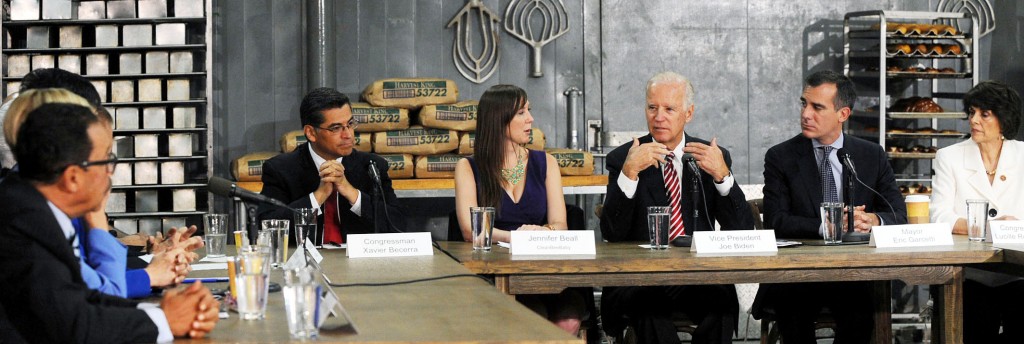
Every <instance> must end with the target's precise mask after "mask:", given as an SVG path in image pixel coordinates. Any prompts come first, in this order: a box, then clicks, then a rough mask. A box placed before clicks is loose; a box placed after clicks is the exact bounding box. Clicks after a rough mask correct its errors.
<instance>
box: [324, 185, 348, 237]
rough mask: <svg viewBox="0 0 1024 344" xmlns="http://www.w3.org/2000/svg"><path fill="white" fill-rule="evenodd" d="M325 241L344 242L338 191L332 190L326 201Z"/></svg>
mask: <svg viewBox="0 0 1024 344" xmlns="http://www.w3.org/2000/svg"><path fill="white" fill-rule="evenodd" d="M324 243H325V244H326V243H335V244H344V243H345V236H344V235H342V234H341V218H340V216H339V215H338V192H337V191H334V192H331V195H330V196H327V202H324Z"/></svg>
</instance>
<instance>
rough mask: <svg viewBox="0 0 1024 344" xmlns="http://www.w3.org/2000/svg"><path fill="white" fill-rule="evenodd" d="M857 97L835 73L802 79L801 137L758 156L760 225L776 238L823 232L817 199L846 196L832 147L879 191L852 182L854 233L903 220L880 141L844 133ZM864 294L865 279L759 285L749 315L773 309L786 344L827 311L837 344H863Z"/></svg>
mask: <svg viewBox="0 0 1024 344" xmlns="http://www.w3.org/2000/svg"><path fill="white" fill-rule="evenodd" d="M856 99H857V93H856V90H855V89H854V85H853V82H851V81H850V79H849V78H847V77H846V76H843V75H842V74H839V73H835V72H832V71H821V72H817V73H814V74H812V75H811V76H810V77H808V78H807V80H806V81H805V83H804V90H803V95H802V96H801V98H800V102H801V106H802V110H801V114H800V127H801V134H800V135H797V136H795V137H793V138H791V139H789V140H787V141H785V142H783V143H780V144H778V145H776V146H774V147H772V148H771V149H769V150H768V153H767V154H766V155H765V158H764V162H765V163H764V182H765V185H764V208H765V211H764V223H765V226H766V227H768V228H774V229H775V232H776V234H777V235H778V237H780V238H794V239H808V238H812V239H817V238H821V237H822V235H821V234H820V233H821V232H820V230H821V228H822V227H821V225H822V221H821V218H820V215H819V206H820V204H821V203H822V202H823V201H842V200H844V199H846V198H845V197H844V192H845V190H843V187H842V186H843V185H844V184H843V183H842V182H843V180H844V179H845V178H843V176H844V175H845V176H847V178H848V177H849V175H850V173H849V172H850V171H845V169H844V167H843V164H842V163H841V161H840V157H839V156H838V155H837V153H838V152H839V151H838V150H839V148H843V150H844V151H845V152H846V153H848V154H849V156H850V160H851V161H852V162H853V165H854V167H855V168H856V169H857V170H856V172H857V175H858V177H859V179H860V180H861V181H863V182H864V183H865V184H867V185H868V186H870V187H871V188H872V189H875V190H877V191H878V193H880V194H881V195H882V196H881V197H879V196H877V195H875V194H874V193H873V192H871V191H869V190H868V189H866V188H864V187H863V186H862V185H860V184H859V183H858V184H857V185H856V188H855V189H854V191H853V194H854V196H855V199H854V203H855V205H856V211H855V212H854V214H853V216H854V218H855V224H854V227H855V228H854V230H855V231H856V232H860V233H869V232H870V231H871V227H872V226H878V225H882V224H885V225H895V224H905V223H906V222H907V216H906V206H905V205H904V203H903V197H902V196H901V194H900V192H899V190H898V189H897V187H896V180H895V178H894V176H893V173H892V167H890V166H889V161H888V159H887V157H886V154H885V152H884V151H883V150H882V148H881V146H879V145H878V144H875V143H872V142H868V141H866V140H863V139H860V138H857V137H853V136H846V135H844V134H843V122H845V121H846V120H847V119H848V118H849V117H850V113H851V111H852V107H853V103H854V101H855V100H856ZM830 189H831V190H830ZM886 203H888V204H891V205H892V208H890V206H889V205H887V204H886ZM847 215H849V214H847ZM871 295H872V288H871V282H837V283H790V284H762V285H761V287H760V290H759V291H758V295H757V298H756V301H755V303H754V312H755V316H757V317H759V318H760V316H761V315H762V314H764V313H774V314H775V317H776V319H777V324H778V326H779V329H780V332H781V334H782V336H783V337H785V338H786V339H785V340H786V343H814V342H815V341H814V321H815V319H816V318H817V317H818V315H819V314H820V313H821V310H822V308H828V309H829V310H830V311H831V314H832V316H833V318H834V319H835V321H836V327H837V328H836V343H868V342H870V340H871V334H872V329H873V318H872V305H873V303H872V302H873V301H872V296H871Z"/></svg>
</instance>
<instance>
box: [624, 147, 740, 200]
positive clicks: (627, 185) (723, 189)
mask: <svg viewBox="0 0 1024 344" xmlns="http://www.w3.org/2000/svg"><path fill="white" fill-rule="evenodd" d="M683 146H686V136H685V135H683V140H682V141H679V145H677V146H676V148H675V149H673V150H672V153H673V154H675V157H673V158H672V166H673V167H674V170H675V171H676V177H677V178H678V179H679V181H680V182H682V180H683V169H684V168H686V164H685V163H683V161H682V157H683ZM666 158H667V157H666ZM662 168H664V167H662ZM663 178H664V177H663ZM663 182H664V181H663ZM616 183H618V184H619V190H622V193H623V194H625V195H626V198H629V199H633V196H634V195H636V186H637V185H638V184H640V178H637V180H631V179H629V177H626V174H625V173H619V178H618V179H617V180H616ZM733 183H735V181H734V180H733V178H732V173H729V175H728V176H725V179H724V180H722V183H715V189H716V190H718V194H719V195H721V196H725V195H728V194H729V190H730V189H732V185H733Z"/></svg>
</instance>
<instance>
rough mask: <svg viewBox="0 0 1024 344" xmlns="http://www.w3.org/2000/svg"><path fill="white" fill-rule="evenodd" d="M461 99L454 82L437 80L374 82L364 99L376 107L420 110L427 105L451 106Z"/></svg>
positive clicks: (402, 79)
mask: <svg viewBox="0 0 1024 344" xmlns="http://www.w3.org/2000/svg"><path fill="white" fill-rule="evenodd" d="M458 97H459V87H458V86H457V85H456V84H455V82H454V81H452V80H448V79H437V78H401V79H384V80H377V81H374V82H373V83H372V84H370V85H369V86H367V87H366V90H364V91H363V98H365V99H366V101H367V102H369V103H370V104H373V105H374V106H388V107H400V108H405V109H419V108H420V107H421V106H423V105H427V104H451V103H454V102H455V101H456V99H458Z"/></svg>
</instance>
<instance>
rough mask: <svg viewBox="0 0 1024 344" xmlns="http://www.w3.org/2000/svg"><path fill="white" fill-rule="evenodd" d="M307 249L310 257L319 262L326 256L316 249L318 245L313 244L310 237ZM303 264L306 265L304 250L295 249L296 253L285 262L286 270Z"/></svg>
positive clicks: (307, 241)
mask: <svg viewBox="0 0 1024 344" xmlns="http://www.w3.org/2000/svg"><path fill="white" fill-rule="evenodd" d="M306 251H307V252H309V256H310V257H312V258H313V259H314V260H316V262H317V264H319V263H320V262H322V261H323V260H324V256H323V255H322V254H320V251H317V250H316V245H313V242H312V241H310V240H309V238H306ZM303 266H306V254H305V253H303V252H302V250H295V253H292V256H291V257H290V258H288V260H287V261H286V262H285V263H284V269H285V270H293V269H298V268H301V267H303Z"/></svg>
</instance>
